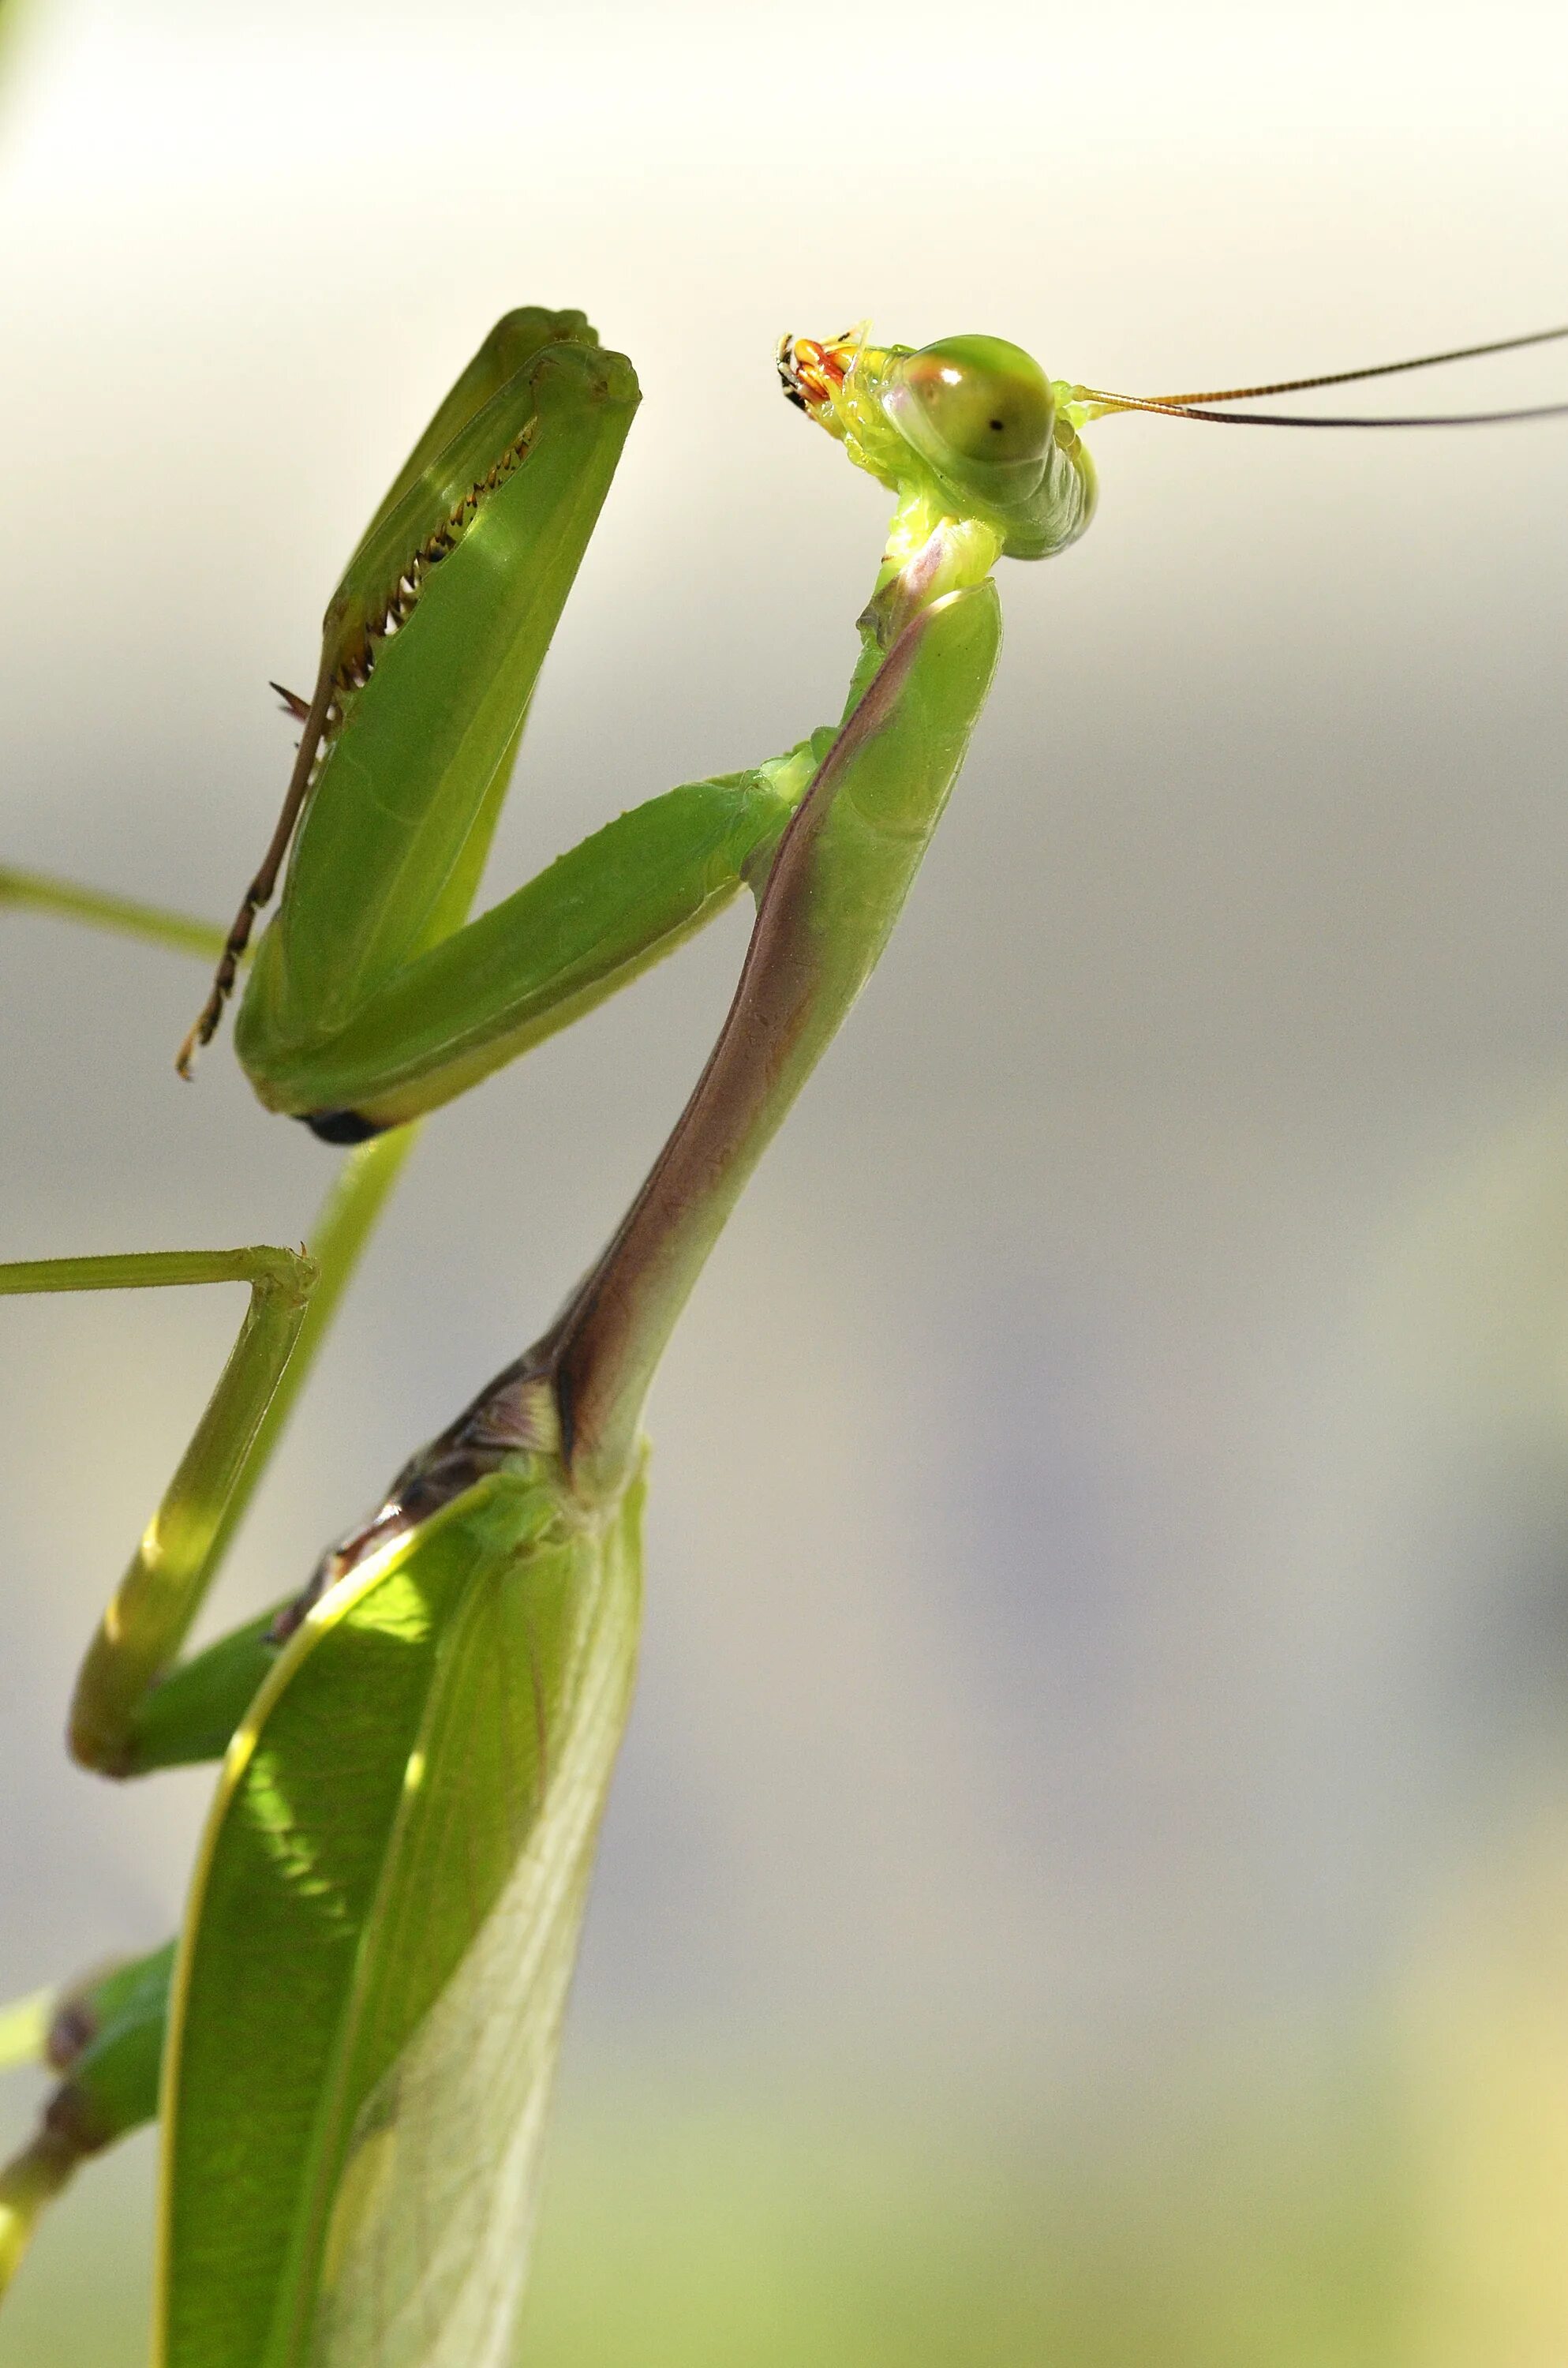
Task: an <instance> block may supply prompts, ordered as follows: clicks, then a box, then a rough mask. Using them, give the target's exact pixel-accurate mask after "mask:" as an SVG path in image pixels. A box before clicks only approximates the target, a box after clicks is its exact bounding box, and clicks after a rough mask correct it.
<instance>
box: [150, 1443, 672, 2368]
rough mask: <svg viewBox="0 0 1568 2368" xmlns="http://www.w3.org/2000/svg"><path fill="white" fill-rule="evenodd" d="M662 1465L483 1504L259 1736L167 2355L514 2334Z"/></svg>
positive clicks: (206, 1875) (305, 1681) (305, 1655)
mask: <svg viewBox="0 0 1568 2368" xmlns="http://www.w3.org/2000/svg"><path fill="white" fill-rule="evenodd" d="M640 1515H641V1486H640V1484H639V1485H638V1486H634V1487H633V1488H632V1489H631V1490H630V1491H629V1492H628V1495H627V1497H625V1499H624V1500H622V1502H621V1504H620V1505H619V1508H615V1509H614V1510H613V1511H612V1512H611V1513H610V1514H609V1515H608V1516H607V1518H606V1519H605V1520H604V1521H603V1523H602V1524H598V1525H591V1524H588V1523H585V1520H584V1517H583V1514H582V1511H581V1508H578V1507H576V1506H575V1505H574V1504H573V1503H572V1502H571V1500H570V1499H569V1498H568V1497H566V1495H565V1494H564V1492H563V1490H562V1486H561V1485H560V1481H559V1477H558V1474H557V1473H556V1470H555V1467H554V1466H553V1465H552V1464H551V1463H549V1462H548V1460H547V1459H542V1458H541V1459H538V1460H537V1463H536V1464H535V1466H534V1468H533V1469H532V1470H531V1471H529V1472H525V1473H523V1474H517V1473H513V1472H506V1473H503V1474H497V1475H495V1476H494V1477H492V1478H491V1479H488V1480H486V1481H484V1482H483V1483H481V1485H480V1486H478V1487H476V1488H474V1489H472V1490H471V1491H470V1492H469V1493H468V1494H467V1495H466V1496H464V1497H460V1498H459V1499H458V1501H457V1502H456V1503H455V1504H454V1505H453V1506H451V1507H450V1508H449V1509H448V1510H447V1511H446V1512H445V1513H443V1514H441V1515H440V1516H438V1517H437V1519H436V1520H433V1521H431V1522H430V1523H428V1524H427V1525H426V1527H424V1528H423V1529H421V1530H419V1531H415V1533H414V1536H413V1539H412V1540H411V1541H404V1542H403V1543H402V1544H401V1545H400V1546H399V1547H397V1548H396V1549H394V1550H393V1551H392V1553H391V1554H388V1555H387V1556H385V1557H384V1558H383V1559H382V1560H381V1562H380V1563H379V1564H373V1565H367V1567H366V1570H365V1571H363V1572H360V1573H358V1574H356V1575H355V1577H353V1578H351V1579H349V1580H347V1581H346V1582H344V1584H343V1585H342V1586H341V1587H340V1588H338V1589H336V1590H335V1592H334V1594H333V1595H332V1596H329V1597H328V1598H327V1599H326V1600H325V1601H324V1603H323V1604H322V1606H321V1607H319V1609H318V1611H317V1613H316V1614H314V1615H312V1622H310V1624H309V1625H308V1626H307V1628H306V1629H305V1630H304V1631H302V1632H301V1636H300V1637H299V1638H298V1639H297V1640H296V1642H295V1644H294V1645H292V1646H291V1647H290V1650H289V1652H288V1653H287V1654H286V1655H285V1656H284V1658H283V1660H282V1661H281V1662H280V1663H279V1665H278V1670H277V1671H276V1673H275V1676H274V1679H272V1680H271V1681H270V1682H269V1684H268V1686H267V1688H266V1689H265V1690H264V1691H263V1694H262V1696H261V1698H260V1701H259V1702H258V1704H257V1708H256V1714H255V1716H254V1718H253V1719H252V1720H251V1721H250V1722H248V1723H247V1726H246V1729H245V1730H244V1731H243V1732H242V1735H241V1736H240V1737H239V1738H237V1740H236V1745H235V1748H234V1751H233V1755H232V1758H231V1761H230V1764H229V1767H228V1769H227V1770H226V1772H225V1779H224V1783H223V1787H222V1793H221V1795H220V1799H219V1802H218V1804H217V1806H216V1808H215V1811H214V1816H213V1822H212V1826H211V1828H210V1835H209V1841H208V1848H207V1852H206V1855H205V1859H204V1863H203V1867H202V1869H201V1872H200V1873H199V1878H198V1881H199V1900H198V1903H197V1907H196V1911H195V1913H194V1914H193V1917H192V1918H191V1922H190V1926H189V1927H188V1930H190V1933H191V1938H190V1939H189V1941H187V1951H186V1955H185V1958H184V1960H183V1961H182V1964H181V1966H180V1968H179V1972H178V1975H177V1977H176V2001H175V2020H174V2036H173V2044H172V2045H171V2049H170V2060H171V2075H170V2089H169V2094H168V2097H167V2100H166V2104H165V2124H166V2131H167V2141H166V2143H167V2156H166V2163H165V2226H164V2262H163V2270H162V2280H161V2294H160V2340H161V2343H162V2350H161V2351H160V2353H159V2355H158V2356H159V2358H160V2360H161V2361H162V2362H163V2363H165V2368H350V2364H351V2368H485V2363H490V2362H502V2361H504V2360H505V2359H506V2357H507V2354H508V2351H509V2347H510V2340H511V2333H512V2323H513V2318H514V2315H515V2311H516V2306H517V2298H518V2295H519V2293H520V2290H521V2283H522V2276H523V2271H524V2266H525V2261H526V2252H527V2243H528V2228H529V2223H530V2220H531V2215H532V2208H533V2201H534V2194H535V2188H536V2183H537V2172H538V2163H539V2142H540V2134H541V2128H542V2120H543V2112H544V2107H545V2102H546V2099H547V2095H548V2089H549V2082H550V2075H551V2066H552V2064H553V2061H554V2056H555V2052H556V2046H557V2042H558V2038H559V2032H560V2024H561V2017H562V2008H563V2005H564V2000H565V1994H566V1988H567V1984H568V1981H569V1978H570V1973H571V1966H572V1961H573V1956H574V1950H575V1945H576V1937H577V1930H578V1926H579V1923H580V1920H581V1915H582V1908H583V1902H584V1897H585V1890H586V1884H587V1878H588V1873H589V1867H590V1863H591V1859H592V1852H593V1847H594V1839H595V1835H596V1832H597V1825H598V1820H599V1816H600V1813H601V1811H602V1808H603V1805H604V1800H605V1795H606V1792H607V1789H608V1780H609V1774H610V1770H611V1767H612V1765H613V1762H614V1758H615V1753H616V1749H617V1747H618V1745H619V1739H620V1734H621V1730H622V1727H623V1725H624V1722H625V1716H626V1711H627V1707H628V1704H629V1702H630V1698H631V1682H632V1675H633V1668H634V1660H635V1651H636V1635H637V1625H638V1609H639V1595H640V1553H639V1522H640Z"/></svg>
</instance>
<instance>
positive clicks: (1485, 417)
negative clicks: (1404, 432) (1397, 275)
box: [1073, 325, 1568, 427]
mask: <svg viewBox="0 0 1568 2368" xmlns="http://www.w3.org/2000/svg"><path fill="white" fill-rule="evenodd" d="M1558 337H1568V325H1565V326H1563V327H1562V328H1560V329H1532V330H1531V331H1530V333H1529V335H1528V336H1526V337H1494V338H1492V339H1491V340H1490V342H1489V343H1488V344H1486V345H1484V346H1454V347H1450V349H1449V351H1448V352H1447V353H1442V354H1417V355H1416V356H1415V358H1414V359H1412V360H1410V361H1403V362H1374V363H1373V364H1372V365H1371V366H1370V368H1369V369H1366V370H1323V371H1321V372H1320V373H1319V374H1318V376H1317V377H1315V378H1278V379H1273V380H1270V381H1269V382H1268V383H1267V385H1262V386H1224V387H1209V388H1206V389H1204V390H1202V391H1201V392H1199V393H1190V394H1112V393H1108V391H1107V390H1106V389H1104V388H1101V387H1093V386H1075V387H1074V389H1073V396H1074V401H1075V402H1079V403H1099V404H1105V406H1106V407H1107V409H1108V410H1117V411H1164V412H1168V413H1172V414H1174V415H1175V416H1176V417H1177V418H1181V419H1212V420H1216V421H1220V422H1223V421H1224V420H1226V419H1231V418H1234V419H1236V420H1238V421H1243V420H1244V421H1246V422H1247V424H1248V425H1250V426H1252V427H1270V426H1272V427H1481V426H1483V425H1485V426H1489V425H1491V424H1492V423H1493V422H1494V421H1498V420H1505V419H1550V418H1552V417H1554V416H1556V415H1557V414H1559V413H1560V412H1562V411H1564V410H1568V404H1561V403H1544V404H1533V405H1531V406H1530V407H1529V408H1528V409H1525V410H1517V411H1440V412H1439V411H1434V412H1420V413H1416V414H1415V415H1414V416H1408V417H1405V418H1399V419H1389V418H1383V419H1373V418H1360V417H1358V418H1332V417H1330V418H1325V417H1323V416H1318V417H1316V418H1307V417H1296V416H1286V415H1285V414H1283V413H1276V412H1270V411H1257V412H1228V411H1210V410H1207V409H1205V408H1204V407H1203V406H1205V405H1206V404H1214V403H1248V402H1252V401H1255V400H1256V398H1258V397H1259V396H1262V395H1266V394H1301V393H1305V392H1306V390H1307V389H1308V388H1309V387H1314V386H1348V385H1349V384H1350V383H1351V382H1352V381H1354V380H1357V379H1368V378H1393V377H1396V376H1397V375H1398V373H1399V372H1400V371H1401V370H1435V369H1436V368H1437V365H1438V364H1439V363H1441V362H1468V361H1474V360H1475V359H1477V357H1478V356H1480V355H1482V354H1511V353H1516V352H1517V350H1518V348H1519V347H1521V346H1548V345H1551V343H1552V341H1553V340H1554V339H1555V338H1558Z"/></svg>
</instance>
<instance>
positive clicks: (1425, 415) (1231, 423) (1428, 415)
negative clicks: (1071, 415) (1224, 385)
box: [1074, 387, 1568, 427]
mask: <svg viewBox="0 0 1568 2368" xmlns="http://www.w3.org/2000/svg"><path fill="white" fill-rule="evenodd" d="M1074 398H1075V400H1077V401H1079V402H1084V403H1097V404H1103V405H1104V407H1105V409H1106V410H1107V411H1108V412H1109V411H1153V412H1156V413H1158V414H1159V415H1160V416H1161V417H1162V418H1165V419H1210V420H1212V421H1213V422H1214V424H1215V426H1216V427H1493V426H1495V425H1496V424H1497V423H1498V422H1499V421H1501V420H1506V419H1558V418H1562V417H1563V416H1568V403H1536V404H1529V405H1528V407H1527V408H1526V409H1524V410H1522V411H1416V412H1409V413H1406V414H1405V415H1404V416H1403V417H1402V418H1389V417H1387V416H1370V415H1369V416H1365V417H1363V416H1346V415H1344V414H1341V413H1331V414H1327V415H1323V414H1318V415H1313V414H1312V413H1310V412H1287V411H1206V410H1203V409H1200V408H1199V405H1198V404H1183V403H1162V402H1159V401H1157V400H1156V399H1155V397H1153V395H1141V394H1101V393H1096V392H1095V391H1094V390H1092V389H1091V388H1089V387H1075V388H1074Z"/></svg>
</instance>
